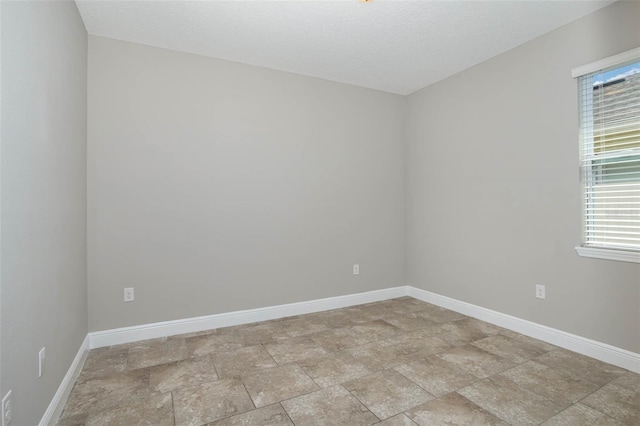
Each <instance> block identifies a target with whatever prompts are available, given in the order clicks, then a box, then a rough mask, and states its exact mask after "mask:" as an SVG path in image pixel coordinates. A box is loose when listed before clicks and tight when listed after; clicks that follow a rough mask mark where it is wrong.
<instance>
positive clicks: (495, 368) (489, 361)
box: [437, 345, 514, 378]
mask: <svg viewBox="0 0 640 426" xmlns="http://www.w3.org/2000/svg"><path fill="white" fill-rule="evenodd" d="M437 356H438V357H440V358H442V359H444V360H445V361H448V362H450V363H452V364H453V365H455V366H456V367H457V368H459V369H461V370H463V371H466V372H467V373H471V374H473V375H474V376H476V377H479V378H485V377H489V376H491V375H493V374H496V373H499V372H501V371H504V370H506V369H507V368H509V367H512V366H513V365H514V364H513V363H512V362H511V361H509V360H507V359H505V358H502V357H499V356H498V355H494V354H492V353H490V352H487V351H485V350H484V349H480V348H478V347H475V346H473V345H466V346H458V347H455V348H453V349H450V350H448V351H445V352H441V353H439V354H437Z"/></svg>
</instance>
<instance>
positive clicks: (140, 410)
mask: <svg viewBox="0 0 640 426" xmlns="http://www.w3.org/2000/svg"><path fill="white" fill-rule="evenodd" d="M74 420H75V421H74ZM173 424H174V419H173V400H172V397H171V393H165V394H160V393H154V394H150V395H147V396H144V397H141V398H127V399H126V400H124V401H122V402H120V403H119V404H118V405H117V406H115V407H111V408H107V409H104V410H102V411H98V412H93V413H90V414H87V415H84V416H82V417H76V419H73V418H71V419H63V420H62V421H60V423H59V424H58V426H76V425H84V426H102V425H138V426H173Z"/></svg>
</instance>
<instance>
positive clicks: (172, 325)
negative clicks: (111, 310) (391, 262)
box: [89, 286, 407, 349]
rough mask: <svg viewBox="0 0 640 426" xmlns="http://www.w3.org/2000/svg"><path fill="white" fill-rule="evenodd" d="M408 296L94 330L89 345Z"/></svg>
mask: <svg viewBox="0 0 640 426" xmlns="http://www.w3.org/2000/svg"><path fill="white" fill-rule="evenodd" d="M406 295H407V287H406V286H401V287H392V288H387V289H383V290H374V291H368V292H365V293H356V294H349V295H346V296H336V297H328V298H326V299H316V300H310V301H307V302H298V303H289V304H286V305H277V306H270V307H265V308H257V309H249V310H245V311H235V312H227V313H222V314H215V315H207V316H202V317H195V318H185V319H180V320H174V321H164V322H156V323H152V324H143V325H137V326H133V327H123V328H116V329H113V330H104V331H94V332H91V333H89V345H90V347H91V349H93V348H100V347H104V346H111V345H119V344H122V343H131V342H137V341H139V340H146V339H155V338H158V337H166V336H174V335H176V334H184V333H194V332H198V331H204V330H211V329H214V328H220V327H229V326H232V325H240V324H248V323H252V322H258V321H267V320H271V319H277V318H284V317H290V316H294V315H303V314H310V313H313V312H320V311H328V310H330V309H338V308H345V307H347V306H353V305H361V304H363V303H371V302H377V301H380V300H387V299H392V298H395V297H402V296H406Z"/></svg>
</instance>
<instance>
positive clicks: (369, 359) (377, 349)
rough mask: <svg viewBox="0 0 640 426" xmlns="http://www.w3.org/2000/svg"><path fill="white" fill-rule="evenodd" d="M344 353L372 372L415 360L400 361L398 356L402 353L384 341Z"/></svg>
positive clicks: (357, 347)
mask: <svg viewBox="0 0 640 426" xmlns="http://www.w3.org/2000/svg"><path fill="white" fill-rule="evenodd" d="M343 352H344V353H346V354H348V355H350V356H352V357H354V358H355V359H356V360H357V361H358V362H360V363H362V364H364V365H365V366H366V367H367V368H368V369H369V370H371V371H380V370H385V369H387V368H392V367H395V366H397V365H400V364H404V363H406V362H409V361H412V360H413V359H406V357H405V358H404V359H399V358H398V356H399V355H401V351H400V350H397V349H396V348H395V347H394V345H393V343H391V342H389V341H384V340H383V341H380V342H375V343H371V344H368V345H363V346H356V347H355V348H350V349H347V350H345V351H343Z"/></svg>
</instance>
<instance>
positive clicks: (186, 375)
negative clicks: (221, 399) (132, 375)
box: [149, 356, 218, 392]
mask: <svg viewBox="0 0 640 426" xmlns="http://www.w3.org/2000/svg"><path fill="white" fill-rule="evenodd" d="M217 379H218V375H217V374H216V370H215V368H213V362H212V361H211V358H210V357H209V356H204V357H199V358H189V359H185V360H182V361H175V362H170V363H168V364H162V365H156V366H154V367H151V368H150V373H149V385H150V386H151V390H152V391H153V392H170V391H172V390H174V389H179V388H184V387H189V386H194V385H197V384H200V383H204V382H212V381H214V380H217Z"/></svg>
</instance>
